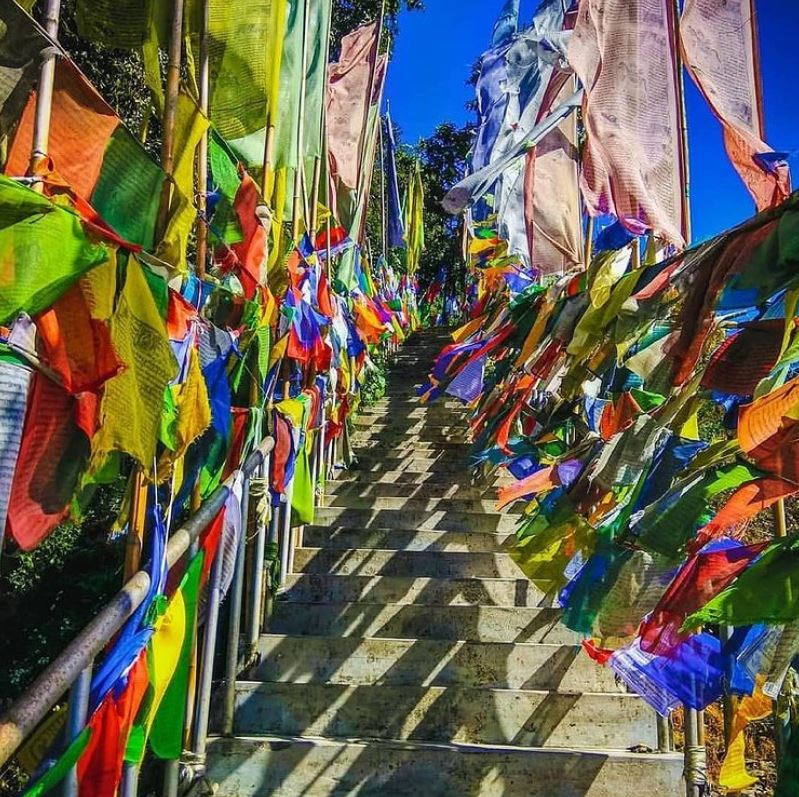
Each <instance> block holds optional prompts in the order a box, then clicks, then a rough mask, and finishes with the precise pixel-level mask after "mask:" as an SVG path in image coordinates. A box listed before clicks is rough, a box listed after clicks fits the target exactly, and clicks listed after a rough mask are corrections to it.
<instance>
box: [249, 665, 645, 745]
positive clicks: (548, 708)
mask: <svg viewBox="0 0 799 797" xmlns="http://www.w3.org/2000/svg"><path fill="white" fill-rule="evenodd" d="M235 728H236V732H237V733H241V734H244V735H249V734H258V733H265V734H277V735H280V736H326V737H335V738H340V739H354V738H357V739H399V740H408V741H414V740H415V741H424V742H465V743H467V744H514V745H518V746H523V747H594V748H597V747H598V748H614V749H617V750H625V749H628V748H630V747H636V746H639V745H643V746H646V747H650V748H654V747H655V746H656V745H657V733H656V730H655V713H654V712H653V711H652V709H651V708H650V707H649V706H648V705H647V704H646V703H645V702H644V701H643V700H641V698H639V697H638V696H637V695H627V694H620V693H612V694H608V693H588V692H586V693H582V694H579V693H571V692H546V691H536V690H517V689H470V688H468V687H441V686H428V687H425V686H382V685H377V686H343V685H335V684H331V685H327V684H276V683H258V682H253V681H239V682H238V683H237V684H236V714H235Z"/></svg>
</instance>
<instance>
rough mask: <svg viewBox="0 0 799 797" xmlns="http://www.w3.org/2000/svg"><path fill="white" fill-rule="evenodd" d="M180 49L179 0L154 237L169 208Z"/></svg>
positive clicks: (171, 38)
mask: <svg viewBox="0 0 799 797" xmlns="http://www.w3.org/2000/svg"><path fill="white" fill-rule="evenodd" d="M182 45H183V0H173V5H172V26H171V29H170V33H169V63H168V66H167V72H166V98H165V100H164V125H163V127H164V132H163V136H164V137H163V141H162V142H161V167H162V168H163V170H164V171H165V172H166V175H167V178H166V180H164V185H163V188H162V190H161V206H160V207H159V209H158V237H159V238H161V237H163V235H164V232H165V231H166V225H167V221H168V220H169V210H170V207H171V205H172V187H173V181H172V172H173V170H174V165H175V121H176V118H177V110H178V92H179V90H180V63H181V48H182Z"/></svg>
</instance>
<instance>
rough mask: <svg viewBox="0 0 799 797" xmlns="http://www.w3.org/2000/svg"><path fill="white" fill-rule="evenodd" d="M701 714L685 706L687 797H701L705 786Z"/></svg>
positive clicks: (705, 771) (704, 754) (705, 762)
mask: <svg viewBox="0 0 799 797" xmlns="http://www.w3.org/2000/svg"><path fill="white" fill-rule="evenodd" d="M701 716H702V712H700V711H697V710H696V709H694V708H689V707H688V706H685V709H684V725H685V751H684V755H685V787H686V795H687V797H703V795H704V788H705V785H706V784H707V758H706V753H705V748H704V742H703V739H702V733H701V732H700V722H701V721H702V720H701Z"/></svg>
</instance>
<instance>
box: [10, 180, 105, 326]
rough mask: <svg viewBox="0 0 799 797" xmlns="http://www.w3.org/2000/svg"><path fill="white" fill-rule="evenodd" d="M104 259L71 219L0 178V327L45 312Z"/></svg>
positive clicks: (102, 249) (68, 212) (70, 213)
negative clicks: (25, 315)
mask: <svg viewBox="0 0 799 797" xmlns="http://www.w3.org/2000/svg"><path fill="white" fill-rule="evenodd" d="M107 259H108V251H107V250H106V248H105V247H104V246H102V245H101V244H96V243H94V242H93V241H92V240H91V239H90V238H89V237H88V236H87V235H86V233H85V232H84V229H83V225H82V222H81V220H80V218H79V217H78V215H77V214H76V213H74V212H73V211H71V210H68V209H66V208H64V207H63V206H61V205H57V204H55V203H53V202H51V201H50V200H49V199H47V198H46V197H44V196H42V195H40V194H37V193H36V192H34V191H31V190H30V189H29V188H25V187H24V186H21V185H18V184H17V183H15V182H13V181H12V180H9V179H7V178H6V177H2V176H0V323H3V322H6V321H9V320H11V319H13V318H14V316H16V315H17V314H18V313H19V312H20V311H22V310H24V311H25V312H27V313H28V314H30V315H35V314H36V313H39V312H41V311H42V310H45V309H47V308H48V307H50V306H51V305H52V304H53V303H54V302H55V301H56V300H57V299H58V297H59V296H61V295H62V294H63V293H64V291H66V290H67V288H69V286H70V285H72V284H73V283H74V282H75V281H76V280H77V279H78V278H79V277H80V276H81V275H82V274H85V273H86V272H87V271H89V270H90V269H92V268H94V267H95V266H99V265H100V264H101V263H105V262H106V261H107Z"/></svg>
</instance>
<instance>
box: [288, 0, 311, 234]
mask: <svg viewBox="0 0 799 797" xmlns="http://www.w3.org/2000/svg"><path fill="white" fill-rule="evenodd" d="M309 8H310V0H303V20H302V23H303V24H302V59H301V61H300V63H301V70H302V71H301V72H300V96H299V103H298V114H299V119H298V120H297V171H296V173H295V175H294V205H293V208H292V212H291V235H292V237H293V239H294V242H295V243H296V241H297V239H298V238H299V236H300V218H301V213H302V212H303V208H302V205H303V202H304V204H305V208H304V210H305V213H304V218H305V224H306V227H307V226H308V224H309V222H310V219H309V214H308V194H307V192H306V191H304V190H303V183H304V177H305V175H304V172H305V90H306V87H307V85H308V17H309Z"/></svg>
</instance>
